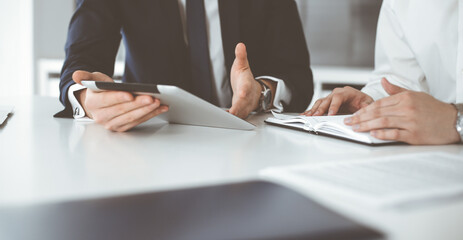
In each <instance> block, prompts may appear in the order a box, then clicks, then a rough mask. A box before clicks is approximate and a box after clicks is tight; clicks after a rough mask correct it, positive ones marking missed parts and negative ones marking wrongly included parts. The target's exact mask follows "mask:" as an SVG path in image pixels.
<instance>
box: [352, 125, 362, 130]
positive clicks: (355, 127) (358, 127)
mask: <svg viewBox="0 0 463 240" xmlns="http://www.w3.org/2000/svg"><path fill="white" fill-rule="evenodd" d="M352 129H354V130H359V129H360V125H358V124H355V125H354V126H352Z"/></svg>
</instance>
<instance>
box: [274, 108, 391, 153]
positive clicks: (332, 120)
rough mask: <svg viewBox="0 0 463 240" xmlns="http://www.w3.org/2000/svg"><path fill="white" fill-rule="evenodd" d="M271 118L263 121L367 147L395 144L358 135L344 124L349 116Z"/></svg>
mask: <svg viewBox="0 0 463 240" xmlns="http://www.w3.org/2000/svg"><path fill="white" fill-rule="evenodd" d="M272 114H273V117H270V118H268V119H267V120H265V122H266V123H268V124H272V125H277V126H280V127H288V128H292V129H297V130H302V131H307V132H310V133H315V134H321V135H327V136H332V137H336V138H342V139H346V140H350V141H354V142H359V143H363V144H368V145H383V144H391V143H397V142H393V141H384V140H380V139H377V138H374V137H372V136H371V135H370V134H369V133H359V132H355V131H354V130H352V127H351V126H347V125H345V124H344V118H346V117H349V116H351V115H342V116H341V115H339V116H319V117H307V116H302V115H285V114H279V113H275V112H272Z"/></svg>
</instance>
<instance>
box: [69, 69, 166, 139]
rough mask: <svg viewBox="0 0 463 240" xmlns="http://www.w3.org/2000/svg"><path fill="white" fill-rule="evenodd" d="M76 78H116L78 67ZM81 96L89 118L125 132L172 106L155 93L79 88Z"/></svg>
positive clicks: (80, 98)
mask: <svg viewBox="0 0 463 240" xmlns="http://www.w3.org/2000/svg"><path fill="white" fill-rule="evenodd" d="M72 78H73V80H74V81H75V82H76V83H78V84H81V81H84V80H93V81H103V82H113V80H112V79H111V78H110V77H109V76H107V75H105V74H103V73H98V72H95V73H89V72H85V71H76V72H74V74H73V76H72ZM77 99H78V100H79V102H80V104H81V105H82V107H83V108H84V110H85V112H86V114H87V116H88V117H89V118H92V119H93V120H95V122H97V123H98V124H101V125H103V126H104V127H105V128H106V129H108V130H111V131H116V132H125V131H127V130H129V129H131V128H133V127H135V126H137V125H139V124H141V123H144V122H146V121H148V120H149V119H151V118H153V117H156V116H158V115H160V114H162V113H165V112H167V111H168V110H169V107H168V106H164V105H161V102H160V101H159V99H156V98H153V97H152V96H148V95H138V96H134V95H133V94H131V93H129V92H123V91H103V92H96V91H92V90H90V89H84V90H82V91H80V92H79V95H78V96H77Z"/></svg>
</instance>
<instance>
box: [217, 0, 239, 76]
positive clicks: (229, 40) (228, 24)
mask: <svg viewBox="0 0 463 240" xmlns="http://www.w3.org/2000/svg"><path fill="white" fill-rule="evenodd" d="M239 2H240V1H238V0H234V1H232V0H219V13H220V26H221V28H222V44H223V50H224V54H225V65H226V66H227V70H228V71H230V69H231V67H232V65H233V61H234V60H235V47H236V44H238V43H239V42H240V22H239V19H240V17H239Z"/></svg>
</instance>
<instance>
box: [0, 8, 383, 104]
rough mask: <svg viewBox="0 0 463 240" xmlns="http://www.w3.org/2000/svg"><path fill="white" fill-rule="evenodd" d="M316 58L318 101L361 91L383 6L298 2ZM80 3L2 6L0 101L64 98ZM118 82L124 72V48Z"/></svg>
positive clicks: (368, 67) (371, 61) (314, 58)
mask: <svg viewBox="0 0 463 240" xmlns="http://www.w3.org/2000/svg"><path fill="white" fill-rule="evenodd" d="M296 2H297V4H298V7H299V11H300V15H301V20H302V22H303V25H304V30H305V34H306V39H307V44H308V46H309V51H310V54H311V61H312V68H313V71H314V77H315V83H316V95H317V96H316V97H315V98H318V97H320V96H323V95H326V94H327V93H328V92H329V91H330V90H331V89H333V88H334V87H337V86H344V85H351V86H354V87H357V88H360V87H361V86H362V85H364V84H365V82H366V81H368V75H369V72H370V71H371V70H372V68H373V64H374V46H375V36H376V24H377V18H378V14H379V10H380V7H381V3H382V1H381V0H296ZM74 8H75V2H74V0H2V1H0V29H1V33H0V34H1V35H0V73H1V74H2V79H1V80H0V96H21V95H32V94H37V95H44V96H58V94H59V91H58V83H59V73H60V70H61V66H62V63H63V59H64V44H65V41H66V35H67V28H68V24H69V21H70V19H71V16H72V13H73V11H74ZM117 59H118V61H117V63H116V66H115V76H114V77H115V78H120V77H121V75H122V74H123V69H124V62H123V60H124V49H123V47H121V50H120V52H119V55H118V57H117Z"/></svg>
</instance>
